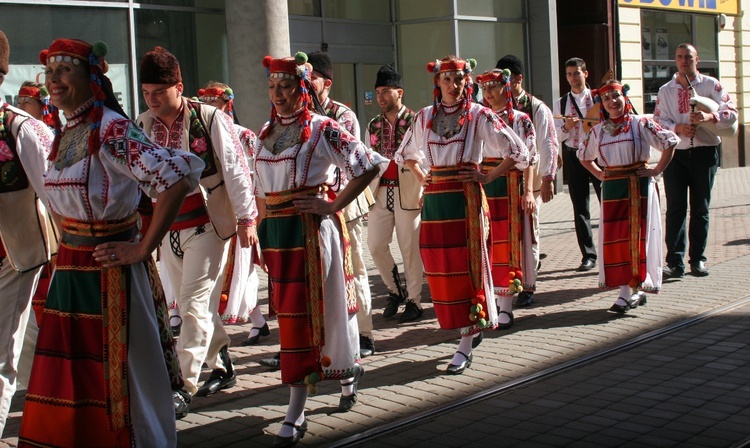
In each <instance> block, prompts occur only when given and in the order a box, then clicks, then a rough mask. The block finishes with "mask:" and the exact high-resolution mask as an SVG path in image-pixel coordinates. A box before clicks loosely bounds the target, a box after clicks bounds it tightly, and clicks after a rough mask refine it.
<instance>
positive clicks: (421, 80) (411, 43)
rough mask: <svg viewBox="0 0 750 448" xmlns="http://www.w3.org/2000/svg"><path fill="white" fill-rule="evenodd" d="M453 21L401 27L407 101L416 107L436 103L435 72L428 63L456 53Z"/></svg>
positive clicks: (413, 107)
mask: <svg viewBox="0 0 750 448" xmlns="http://www.w3.org/2000/svg"><path fill="white" fill-rule="evenodd" d="M451 28H452V26H451V22H449V21H442V22H430V23H415V24H410V25H400V26H399V27H398V49H399V65H398V66H399V69H400V71H401V76H402V77H403V80H404V104H407V105H408V106H409V107H410V108H412V109H413V110H417V109H419V108H422V107H425V106H427V105H430V104H432V87H433V83H432V75H430V74H429V73H428V72H427V63H428V62H430V61H434V60H435V59H440V58H443V57H445V56H448V55H450V54H453V53H455V51H454V49H453V48H454V46H453V31H452V29H451Z"/></svg>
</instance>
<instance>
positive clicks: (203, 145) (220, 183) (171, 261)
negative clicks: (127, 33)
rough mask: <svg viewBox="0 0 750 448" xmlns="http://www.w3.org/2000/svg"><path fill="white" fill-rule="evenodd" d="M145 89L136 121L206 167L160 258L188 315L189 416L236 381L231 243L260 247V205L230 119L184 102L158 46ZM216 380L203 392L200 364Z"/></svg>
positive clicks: (173, 68)
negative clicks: (227, 300)
mask: <svg viewBox="0 0 750 448" xmlns="http://www.w3.org/2000/svg"><path fill="white" fill-rule="evenodd" d="M139 81H140V83H141V90H142V93H143V96H144V99H145V101H146V104H147V105H148V107H149V110H148V111H146V112H144V113H142V114H141V115H140V116H139V117H138V120H137V122H138V123H139V124H140V125H141V126H142V127H143V129H144V131H145V132H146V134H147V135H149V136H150V137H151V138H152V139H153V140H154V142H155V143H157V144H159V145H162V146H165V147H169V148H179V149H182V150H184V151H189V152H191V153H193V154H195V155H197V156H198V157H200V158H201V159H202V160H203V161H204V163H205V164H206V167H205V169H204V170H203V173H202V174H201V180H200V186H199V188H197V189H196V190H195V191H193V192H192V193H191V194H190V195H188V197H187V198H186V199H185V203H184V204H183V206H182V208H181V209H180V213H179V215H178V216H177V219H176V220H175V222H174V223H173V224H172V226H171V227H170V231H169V232H168V234H167V236H165V238H164V240H163V241H162V251H161V253H162V256H163V257H164V260H165V266H166V269H167V272H168V277H169V279H170V281H171V284H172V289H173V291H174V294H175V297H176V300H177V306H178V307H179V309H180V313H181V314H182V329H181V333H180V338H179V340H178V342H177V354H178V358H179V360H180V367H181V369H182V374H183V376H184V380H185V389H186V390H180V391H175V392H174V401H175V410H176V412H177V414H178V416H179V415H184V414H185V413H186V412H187V410H188V407H189V403H190V400H191V396H192V395H197V396H206V395H209V394H213V393H216V392H218V391H219V390H222V389H226V388H228V387H231V386H234V385H235V384H236V382H237V380H236V377H235V373H234V368H233V367H232V362H231V360H230V359H229V353H228V346H229V342H230V341H229V336H228V335H227V333H226V331H225V330H224V327H223V324H222V322H221V318H220V317H219V314H218V309H219V302H220V300H221V288H220V285H219V286H218V287H217V280H218V279H219V278H220V277H221V273H222V270H223V264H224V260H225V259H226V257H225V254H226V251H227V247H228V240H229V239H230V238H231V237H232V236H233V235H234V234H235V233H236V234H237V237H238V239H239V241H240V245H241V246H242V247H249V246H250V245H253V244H255V243H256V242H257V233H256V229H255V219H256V217H257V214H258V211H257V208H256V205H255V197H254V196H253V192H252V188H251V183H250V181H249V179H248V176H247V175H246V170H247V165H246V163H247V162H246V160H245V156H244V152H243V149H242V146H241V144H240V141H239V138H238V136H237V133H236V132H235V130H234V124H233V122H232V118H231V117H229V116H228V115H226V114H224V113H217V109H216V108H215V107H213V106H208V105H205V104H201V103H199V102H196V101H192V100H189V99H187V98H184V97H183V96H182V91H183V85H182V77H181V74H180V65H179V62H178V61H177V58H175V57H174V55H172V54H171V53H170V52H169V51H167V50H165V49H164V48H162V47H155V48H154V49H153V50H151V51H150V52H148V53H147V54H146V55H145V56H144V58H143V59H142V60H141V65H140V80H139ZM204 361H205V362H206V364H208V366H209V367H210V368H211V369H212V372H211V376H210V377H209V379H208V380H206V382H205V383H204V384H203V385H202V386H200V387H198V378H199V376H200V373H201V365H202V364H203V362H204Z"/></svg>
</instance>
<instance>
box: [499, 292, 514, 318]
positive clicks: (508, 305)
mask: <svg viewBox="0 0 750 448" xmlns="http://www.w3.org/2000/svg"><path fill="white" fill-rule="evenodd" d="M497 310H498V312H500V311H505V312H507V313H510V312H512V311H513V296H497ZM497 320H498V322H500V323H501V324H507V323H508V322H510V316H508V315H507V314H505V313H498V316H497Z"/></svg>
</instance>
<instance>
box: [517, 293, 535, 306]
mask: <svg viewBox="0 0 750 448" xmlns="http://www.w3.org/2000/svg"><path fill="white" fill-rule="evenodd" d="M533 301H534V293H533V292H528V291H521V292H520V293H519V294H518V297H517V298H516V306H517V307H524V306H529V305H531V302H533Z"/></svg>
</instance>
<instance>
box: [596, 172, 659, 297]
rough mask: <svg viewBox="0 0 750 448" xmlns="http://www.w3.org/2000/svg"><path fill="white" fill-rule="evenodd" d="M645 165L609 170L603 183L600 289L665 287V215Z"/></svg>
mask: <svg viewBox="0 0 750 448" xmlns="http://www.w3.org/2000/svg"><path fill="white" fill-rule="evenodd" d="M642 166H644V164H642V163H641V164H636V165H628V166H623V167H607V168H606V178H605V180H604V182H602V212H601V216H602V218H601V220H602V229H601V231H600V232H599V239H600V244H599V247H600V249H599V251H600V259H601V260H602V262H601V264H600V269H599V271H600V272H599V286H600V287H603V288H618V287H620V286H623V285H629V286H630V287H631V288H635V289H641V290H644V291H650V292H656V291H658V290H659V288H660V286H661V260H662V257H661V252H662V249H661V234H662V232H661V216H660V213H659V200H658V192H657V191H656V183H655V181H654V180H653V179H652V178H650V177H638V175H637V174H636V170H637V169H638V168H640V167H642Z"/></svg>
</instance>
